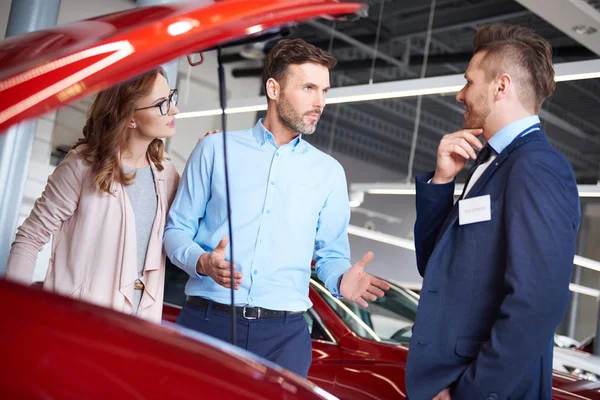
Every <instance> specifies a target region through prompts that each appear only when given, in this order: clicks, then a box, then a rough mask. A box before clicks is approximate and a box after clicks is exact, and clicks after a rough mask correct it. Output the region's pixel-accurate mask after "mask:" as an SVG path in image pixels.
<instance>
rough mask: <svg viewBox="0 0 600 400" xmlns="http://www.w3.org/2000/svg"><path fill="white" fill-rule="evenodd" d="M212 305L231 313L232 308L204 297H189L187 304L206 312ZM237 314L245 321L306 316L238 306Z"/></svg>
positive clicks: (214, 308)
mask: <svg viewBox="0 0 600 400" xmlns="http://www.w3.org/2000/svg"><path fill="white" fill-rule="evenodd" d="M211 303H212V310H214V311H219V312H223V313H230V312H231V306H229V305H226V304H221V303H217V302H215V301H212V300H208V299H205V298H204V297H198V296H188V297H187V300H186V304H189V305H191V306H193V307H196V308H200V309H202V310H205V309H206V308H207V307H208V305H209V304H211ZM235 312H236V314H237V315H240V316H242V317H244V318H245V319H260V318H281V317H285V316H286V315H299V314H304V311H278V310H269V309H268V308H262V307H250V306H236V307H235Z"/></svg>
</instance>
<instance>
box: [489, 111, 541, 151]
mask: <svg viewBox="0 0 600 400" xmlns="http://www.w3.org/2000/svg"><path fill="white" fill-rule="evenodd" d="M539 123H540V117H538V116H537V115H530V116H529V117H525V118H521V119H519V120H517V121H515V122H511V123H510V124H508V125H506V126H505V127H504V128H502V129H500V130H499V131H498V132H496V133H495V134H494V136H492V137H491V138H490V140H489V141H488V144H489V145H490V147H491V148H492V149H493V150H494V152H495V153H496V154H500V153H502V151H503V150H504V149H505V148H507V147H508V145H509V144H511V143H512V142H513V140H515V139H516V138H517V136H519V134H521V133H523V136H525V135H528V134H529V133H531V132H533V131H536V130H539V129H540V128H539V127H536V128H533V126H534V125H536V124H539ZM527 128H531V129H527Z"/></svg>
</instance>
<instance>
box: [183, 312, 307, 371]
mask: <svg viewBox="0 0 600 400" xmlns="http://www.w3.org/2000/svg"><path fill="white" fill-rule="evenodd" d="M211 305H212V303H210V304H209V305H208V307H207V308H206V309H199V308H197V307H196V306H194V305H191V304H189V303H186V304H185V305H184V307H183V309H182V310H181V313H180V314H179V317H178V318H177V323H178V324H179V325H182V326H184V327H186V328H190V329H193V330H196V331H198V332H202V333H204V334H207V335H210V336H212V337H215V338H217V339H221V340H223V341H226V342H228V343H231V316H230V315H229V314H227V313H223V312H219V311H213V310H212V307H211ZM236 318H237V321H236V322H237V323H236V345H237V346H239V347H241V348H243V349H246V350H248V351H249V352H251V353H254V354H256V355H258V356H260V357H263V358H265V359H267V360H269V361H271V362H273V363H275V364H278V365H280V366H282V367H283V368H286V369H289V370H290V371H292V372H295V373H296V374H298V375H300V376H303V377H306V376H307V374H308V369H309V368H310V364H311V362H312V343H311V339H310V332H309V330H308V325H307V323H306V320H305V319H304V314H286V316H284V317H278V318H260V319H255V320H247V319H245V318H243V317H242V316H240V315H237V316H236Z"/></svg>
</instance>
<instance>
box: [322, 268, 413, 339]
mask: <svg viewBox="0 0 600 400" xmlns="http://www.w3.org/2000/svg"><path fill="white" fill-rule="evenodd" d="M314 278H316V276H314V275H313V280H312V281H311V284H312V285H313V287H314V288H315V289H316V290H317V293H319V295H321V297H323V299H324V300H325V301H326V302H327V304H328V305H329V306H330V307H331V308H332V309H333V310H334V311H335V313H336V314H337V315H338V316H339V317H340V319H341V320H342V321H343V322H344V323H345V324H346V325H347V326H348V327H349V328H350V329H351V330H352V331H353V332H355V333H356V334H357V335H359V336H361V337H364V338H366V339H371V340H377V341H380V340H384V341H388V340H390V341H394V342H399V343H405V344H406V343H408V342H410V338H411V336H412V326H413V324H414V322H415V318H416V314H417V306H418V302H419V298H418V296H416V295H415V294H414V293H412V292H411V291H409V290H407V289H404V288H402V287H400V286H398V285H395V284H393V283H390V282H388V284H390V290H388V291H386V293H385V296H384V297H380V298H378V299H377V300H376V301H374V302H369V308H367V309H363V308H362V307H360V306H359V305H358V304H355V303H352V302H350V301H348V300H346V299H336V298H335V297H333V296H332V295H331V294H330V293H329V291H327V289H325V288H324V286H323V285H322V283H320V281H318V279H314Z"/></svg>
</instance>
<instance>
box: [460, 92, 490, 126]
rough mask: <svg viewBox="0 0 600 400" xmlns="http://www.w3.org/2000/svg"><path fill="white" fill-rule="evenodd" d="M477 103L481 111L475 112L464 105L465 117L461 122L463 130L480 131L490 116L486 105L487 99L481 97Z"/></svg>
mask: <svg viewBox="0 0 600 400" xmlns="http://www.w3.org/2000/svg"><path fill="white" fill-rule="evenodd" d="M477 103H479V104H481V105H482V109H481V110H479V111H475V110H474V109H473V107H471V106H470V105H469V104H468V103H465V105H466V106H467V110H466V111H467V114H466V115H465V120H464V121H463V125H462V127H463V129H481V128H483V126H484V125H485V121H486V119H487V117H488V116H489V115H490V108H489V107H488V105H487V97H483V96H482V97H481V98H480V99H478V100H477ZM471 104H472V103H471Z"/></svg>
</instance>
